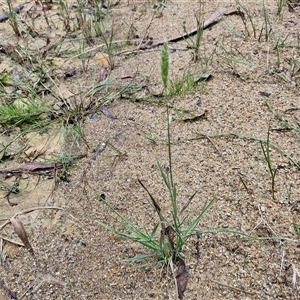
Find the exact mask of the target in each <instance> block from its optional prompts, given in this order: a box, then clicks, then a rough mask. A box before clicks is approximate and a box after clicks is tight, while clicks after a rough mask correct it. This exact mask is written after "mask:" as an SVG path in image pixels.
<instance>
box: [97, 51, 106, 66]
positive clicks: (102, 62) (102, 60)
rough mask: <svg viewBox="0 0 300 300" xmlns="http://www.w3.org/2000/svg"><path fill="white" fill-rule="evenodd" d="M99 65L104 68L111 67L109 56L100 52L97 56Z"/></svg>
mask: <svg viewBox="0 0 300 300" xmlns="http://www.w3.org/2000/svg"><path fill="white" fill-rule="evenodd" d="M95 59H96V61H97V63H98V64H99V65H100V66H102V67H109V55H108V54H106V53H102V52H98V53H97V54H96V55H95Z"/></svg>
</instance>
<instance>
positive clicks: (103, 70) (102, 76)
mask: <svg viewBox="0 0 300 300" xmlns="http://www.w3.org/2000/svg"><path fill="white" fill-rule="evenodd" d="M99 75H100V76H99V82H101V81H103V80H105V79H106V77H107V75H108V70H107V68H106V67H103V66H101V68H100V74H99Z"/></svg>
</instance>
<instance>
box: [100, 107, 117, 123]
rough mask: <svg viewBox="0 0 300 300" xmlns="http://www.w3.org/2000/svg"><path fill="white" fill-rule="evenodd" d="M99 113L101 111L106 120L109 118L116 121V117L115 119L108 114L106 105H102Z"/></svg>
mask: <svg viewBox="0 0 300 300" xmlns="http://www.w3.org/2000/svg"><path fill="white" fill-rule="evenodd" d="M100 111H101V112H102V113H103V114H104V115H105V116H106V117H108V118H110V119H117V117H115V116H114V115H112V114H111V113H110V111H109V110H108V108H107V105H106V104H104V105H103V106H102V107H101V108H100Z"/></svg>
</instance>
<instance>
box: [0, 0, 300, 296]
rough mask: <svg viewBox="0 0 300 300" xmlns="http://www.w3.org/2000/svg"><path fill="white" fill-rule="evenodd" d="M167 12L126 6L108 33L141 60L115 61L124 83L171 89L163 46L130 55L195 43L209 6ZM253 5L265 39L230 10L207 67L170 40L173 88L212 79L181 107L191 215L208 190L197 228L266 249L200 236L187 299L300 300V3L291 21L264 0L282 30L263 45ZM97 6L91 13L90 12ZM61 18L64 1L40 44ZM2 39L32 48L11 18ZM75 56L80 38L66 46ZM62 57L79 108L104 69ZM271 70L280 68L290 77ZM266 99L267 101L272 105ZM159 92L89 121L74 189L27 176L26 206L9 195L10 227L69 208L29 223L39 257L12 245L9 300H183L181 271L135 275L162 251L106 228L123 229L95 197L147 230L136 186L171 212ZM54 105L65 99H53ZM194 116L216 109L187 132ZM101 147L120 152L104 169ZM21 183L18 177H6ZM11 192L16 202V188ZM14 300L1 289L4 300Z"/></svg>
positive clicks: (65, 85) (7, 246)
mask: <svg viewBox="0 0 300 300" xmlns="http://www.w3.org/2000/svg"><path fill="white" fill-rule="evenodd" d="M166 2H167V3H166V4H167V7H166V8H165V9H163V11H162V14H161V15H160V14H158V13H156V15H153V9H152V7H153V3H152V2H151V1H122V0H121V1H120V2H119V3H118V4H117V5H116V6H114V7H112V8H111V10H110V12H109V24H110V26H113V28H114V34H115V36H114V39H115V40H116V41H123V40H126V39H130V40H131V41H132V44H131V45H128V46H126V47H125V48H122V49H120V50H115V52H116V53H117V52H121V51H124V50H130V51H129V52H127V53H118V55H116V56H115V68H114V69H113V70H111V72H110V74H109V78H110V80H111V81H112V82H114V84H117V83H121V84H124V83H125V82H126V81H128V82H130V81H131V80H132V79H121V78H122V76H125V75H131V74H134V73H135V72H137V75H136V77H135V78H134V79H133V80H134V82H135V83H136V84H139V85H142V84H145V83H146V82H147V85H148V87H149V88H150V89H151V90H152V91H154V92H160V91H161V90H162V84H161V78H160V55H161V47H157V48H153V49H149V50H140V51H138V52H137V53H134V52H132V50H134V49H136V48H137V45H138V44H139V43H140V42H141V39H142V38H143V37H144V36H146V35H148V36H149V37H153V40H154V43H156V42H158V41H161V40H164V39H170V38H172V37H176V36H178V35H181V34H183V26H186V28H187V30H188V31H189V30H191V29H192V28H194V27H195V26H197V23H196V19H195V17H194V15H195V14H196V13H197V12H198V11H199V8H200V4H199V1H166ZM3 4H4V3H3ZM242 4H243V5H244V6H245V7H246V8H247V9H248V10H249V12H250V13H251V15H252V16H253V21H254V24H255V26H256V37H254V36H253V31H252V29H251V24H250V22H249V21H248V22H247V26H248V29H249V31H250V37H249V38H247V37H246V31H245V27H244V24H243V22H242V19H241V17H240V16H239V15H237V14H229V15H224V16H223V17H222V18H221V20H220V21H219V22H218V23H216V24H214V25H213V26H211V27H210V28H207V29H205V31H204V35H203V39H202V44H201V47H200V59H199V60H198V61H197V62H194V61H193V50H191V49H188V48H187V46H188V45H189V44H190V43H191V40H190V39H188V40H186V41H179V42H176V43H172V44H170V49H171V60H172V63H171V79H173V80H174V78H176V76H179V77H180V78H181V76H183V74H184V73H185V72H190V73H191V74H200V73H201V74H202V73H209V74H211V77H210V79H209V80H208V81H207V82H205V83H204V84H203V83H198V84H196V85H195V86H194V88H191V89H190V91H189V92H188V93H187V94H185V95H181V96H175V97H174V98H172V99H171V103H172V105H173V106H174V107H175V108H176V109H173V110H171V114H172V123H171V134H172V141H174V145H173V146H172V155H173V172H174V180H175V183H176V186H177V190H178V202H179V205H181V206H182V205H183V204H184V203H185V202H186V201H187V199H188V198H189V197H190V196H191V195H192V194H194V193H195V192H197V194H196V196H195V198H194V200H193V201H192V203H191V204H190V206H189V208H188V210H189V211H190V212H193V213H194V214H197V212H199V211H201V208H202V206H203V204H204V203H205V201H206V200H209V199H213V198H215V202H214V204H213V206H212V207H211V208H210V210H209V211H208V212H207V213H206V214H205V215H204V217H203V220H202V221H201V222H200V225H199V228H198V230H199V232H204V231H209V230H210V229H220V230H222V229H231V230H235V231H239V232H243V233H246V234H249V235H252V236H256V237H260V238H265V239H260V240H251V239H249V238H243V237H241V236H239V235H233V234H227V233H206V234H199V235H198V236H192V237H191V239H190V240H189V242H188V243H187V244H186V246H185V248H184V249H183V252H184V254H185V262H186V265H187V268H188V273H189V279H188V285H187V289H186V291H185V297H184V299H243V300H245V299H247V300H249V299H299V298H300V296H299V282H300V279H299V277H300V259H299V257H300V248H299V235H297V233H296V231H295V228H294V225H293V222H296V223H299V224H300V217H299V211H300V204H299V203H300V188H299V184H300V177H299V168H297V164H298V166H299V164H300V151H299V147H300V142H299V141H300V124H299V123H300V100H299V84H300V72H299V71H298V72H296V70H297V67H298V68H299V66H297V65H293V59H297V60H298V62H299V61H300V56H299V49H300V44H299V34H300V33H299V28H300V19H299V18H300V7H299V6H295V8H294V12H291V11H289V9H288V6H287V5H285V6H284V7H283V10H282V13H281V15H280V16H278V15H277V3H276V1H265V5H266V10H267V11H268V14H269V18H270V22H271V24H273V35H272V33H270V41H265V40H263V41H261V42H259V41H258V36H259V34H260V30H261V28H263V26H264V17H263V10H262V7H263V2H262V1H258V0H257V1H243V2H242ZM3 7H4V8H5V6H3ZM87 7H92V6H91V5H90V4H89V5H88V4H87ZM237 7H238V5H237V3H236V1H229V0H227V1H205V2H204V8H203V18H204V19H207V18H209V17H210V16H211V15H212V14H214V13H215V12H216V11H218V10H220V9H223V8H224V9H225V12H226V13H230V12H233V11H236V10H237ZM70 9H71V10H72V9H73V10H74V11H75V10H76V8H75V4H74V6H72V5H71V3H70ZM3 10H6V9H3ZM57 12H58V5H57V3H55V2H54V3H53V7H52V9H51V10H49V11H47V14H48V18H49V19H50V20H53V23H51V24H52V25H51V26H52V27H51V28H52V29H51V30H48V31H47V28H48V27H46V29H45V26H47V24H46V22H45V19H44V17H43V16H40V17H38V18H37V19H36V21H35V23H34V28H35V30H36V31H37V32H39V31H41V32H42V33H43V35H42V34H40V35H37V37H36V43H37V44H38V43H40V44H41V45H44V44H43V43H45V34H48V35H49V36H50V39H51V40H58V39H59V38H60V37H61V36H63V35H64V34H65V33H64V32H63V26H62V20H61V18H60V17H59V15H58V14H57ZM55 26H57V30H55V28H56V27H55ZM109 28H111V27H109ZM262 32H264V31H262ZM80 33H81V32H80V31H79V32H78V35H79V36H80ZM275 33H276V34H275ZM0 34H1V43H0V44H1V46H2V47H7V46H8V45H15V44H16V43H19V44H22V42H24V41H22V38H20V39H17V38H16V37H15V35H14V33H13V31H12V29H11V27H10V26H9V23H8V22H5V23H1V28H0ZM275 35H276V36H279V37H280V41H281V42H284V45H285V46H284V47H282V48H281V49H280V64H279V65H277V61H278V56H277V53H276V49H274V39H273V36H275ZM24 43H25V42H24ZM73 46H74V47H75V45H72V41H70V42H68V43H67V42H66V43H64V44H63V46H62V47H65V48H68V47H73ZM288 46H291V47H288ZM96 47H97V44H96V45H95V44H94V45H90V46H89V49H92V50H93V49H94V52H95V51H96V52H97V51H98V52H101V51H103V52H105V48H103V47H102V48H101V47H100V46H99V49H96ZM94 52H92V53H93V55H94ZM233 53H234V54H235V55H237V56H238V57H239V59H240V60H243V61H244V62H245V61H246V60H248V62H249V61H251V63H252V64H251V65H250V64H249V63H247V64H241V63H238V62H233V61H232V56H230V55H232V54H233ZM48 58H49V57H48ZM230 58H231V59H230ZM53 60H54V62H55V64H54V67H53V69H52V74H55V75H53V76H56V77H55V79H57V81H58V82H59V83H60V84H61V85H60V88H61V93H62V94H63V95H64V97H65V99H68V101H70V102H72V101H76V99H78V98H80V92H81V91H86V90H88V89H89V88H91V87H92V85H93V80H92V78H93V74H94V72H95V71H94V70H95V68H99V66H98V64H97V62H96V61H95V60H94V59H93V57H92V58H91V59H90V60H88V61H87V62H86V69H85V70H82V68H83V67H82V63H81V61H80V59H79V58H78V57H75V56H65V57H64V56H62V57H59V58H58V57H53ZM15 64H16V62H14V61H13V60H12V59H10V57H9V55H8V54H7V53H3V52H1V71H3V70H4V68H6V69H7V70H12V69H13V68H14V67H15ZM254 64H255V65H254ZM18 66H19V68H20V65H18ZM72 68H75V69H76V70H77V74H76V75H75V76H73V77H70V78H67V79H63V75H61V74H63V73H64V72H65V71H68V70H71V69H72ZM272 71H273V72H275V71H277V72H279V73H278V74H279V75H280V76H281V77H282V78H279V77H278V76H276V75H274V74H272V73H271V72H272ZM262 92H264V93H268V97H266V94H264V93H262ZM148 94H149V91H148V90H147V89H146V88H144V89H142V90H140V91H139V92H138V93H136V94H134V95H131V96H130V97H129V96H128V97H122V98H120V97H116V98H115V99H113V100H112V101H110V102H109V103H108V110H109V111H110V112H111V114H112V115H114V116H116V117H117V118H116V119H111V118H108V117H107V116H105V115H104V114H102V113H101V112H99V111H98V112H96V113H97V116H98V118H96V119H91V118H89V116H86V117H85V118H84V122H83V123H82V131H83V133H84V135H85V138H86V141H87V143H88V145H89V148H87V147H86V146H85V145H84V143H82V142H81V143H80V144H79V145H74V144H73V143H71V142H70V144H69V145H68V149H69V150H70V151H72V152H73V153H76V154H82V155H86V156H85V157H84V158H82V159H79V160H77V161H76V162H75V164H74V165H73V166H72V167H71V168H70V169H69V176H68V181H62V180H59V178H57V179H56V180H54V179H53V178H52V177H50V178H49V176H37V175H27V174H23V175H22V178H21V181H20V185H21V187H24V189H21V191H20V193H19V194H16V195H13V194H12V195H10V201H12V202H14V203H18V205H17V206H14V207H10V206H9V204H8V202H7V201H6V199H5V198H4V199H1V201H0V205H1V206H0V216H1V217H0V218H1V221H2V222H3V223H4V222H5V221H6V220H7V219H8V218H10V217H12V216H13V215H14V214H15V213H17V212H19V211H22V210H25V209H27V208H31V207H37V206H39V207H40V206H55V207H59V208H63V209H64V210H59V211H58V210H41V211H34V212H32V213H30V214H26V215H22V216H20V219H21V220H22V222H23V223H24V227H25V229H26V231H27V233H28V237H29V240H30V243H31V245H32V247H33V248H34V252H35V255H34V256H32V255H31V254H30V253H29V251H28V250H27V249H26V248H24V247H18V246H16V245H14V244H11V243H9V242H7V241H5V240H2V244H1V246H2V249H1V250H2V251H1V257H2V260H1V266H0V274H1V277H0V278H1V280H3V283H4V284H5V286H6V287H7V288H8V289H9V291H12V292H15V293H16V297H15V299H41V300H44V299H45V300H46V299H175V290H174V281H173V275H172V274H171V271H170V270H167V269H163V268H162V266H161V265H159V264H155V265H153V266H151V267H147V268H140V269H139V268H134V267H135V266H136V264H130V263H126V262H124V261H123V260H124V259H126V258H129V257H133V256H135V255H138V254H149V253H151V252H150V250H148V249H145V248H144V247H142V246H140V245H139V244H135V243H133V242H132V241H127V240H124V239H122V238H120V237H118V236H116V235H114V234H112V233H110V232H108V231H107V230H105V229H104V228H102V227H101V226H100V225H99V223H97V221H101V222H103V223H107V224H110V225H114V224H117V223H116V220H115V217H114V216H113V215H112V213H111V212H109V211H108V209H107V208H106V207H105V206H104V205H103V203H101V202H100V201H99V200H98V198H97V194H105V196H106V200H108V201H109V202H110V203H111V204H112V205H113V206H114V207H115V208H116V209H117V210H118V211H120V212H121V213H122V214H124V215H126V216H127V217H128V218H130V219H131V220H133V221H137V222H139V223H140V224H143V225H145V226H148V227H149V228H151V226H153V224H154V223H155V221H157V216H156V214H155V211H154V210H153V208H152V207H151V205H150V204H149V201H148V198H147V194H146V193H145V191H144V190H143V189H142V187H141V186H140V185H139V184H138V181H137V179H138V178H139V179H140V180H142V181H143V183H144V184H145V185H146V186H147V187H148V189H149V190H150V191H151V192H152V193H153V196H154V197H155V199H157V201H159V203H160V205H161V207H162V209H163V210H164V211H166V212H167V213H170V202H169V198H168V193H167V190H166V188H165V186H164V185H163V181H162V178H161V177H160V175H159V170H158V167H157V161H159V162H160V163H161V165H162V166H163V167H164V168H167V167H168V156H167V146H166V144H165V143H163V142H162V141H165V140H166V138H167V126H166V109H165V107H164V106H163V105H158V104H155V103H151V102H150V101H144V100H143V99H145V96H146V95H148ZM70 95H73V96H70ZM74 95H75V96H74ZM76 97H77V98H76ZM45 99H47V95H45ZM148 99H150V100H151V99H152V100H153V101H154V102H157V101H158V100H161V99H160V98H155V97H153V98H148ZM132 100H136V101H132ZM49 101H50V102H51V103H53V99H52V98H51V97H49ZM266 103H267V104H268V105H269V107H271V108H272V110H273V113H272V112H271V111H270V110H269V109H268V107H267V106H266ZM185 111H190V112H192V114H193V115H201V114H203V113H204V112H206V113H205V117H204V118H200V119H199V120H198V121H195V122H185V121H184V120H185V119H187V118H191V115H190V114H188V113H187V112H185ZM276 115H278V116H281V117H282V119H284V120H285V121H286V123H284V122H282V121H280V120H279V118H278V117H276ZM269 126H270V142H271V143H272V144H274V145H275V146H276V147H277V148H274V147H273V148H271V150H270V153H271V159H272V165H273V168H277V169H278V170H277V175H276V179H275V198H274V199H273V198H272V195H271V191H270V190H271V177H270V172H269V170H268V166H267V163H266V161H265V159H264V156H263V152H262V148H261V144H260V142H259V140H260V139H261V140H264V141H265V140H266V139H267V135H268V128H269ZM288 126H289V127H290V128H289V129H288V128H287V127H288ZM50 133H51V132H50V131H49V132H47V133H46V134H44V135H43V139H40V140H38V141H35V142H33V144H32V148H33V149H35V147H37V145H38V146H40V145H43V147H44V145H45V143H48V144H47V145H46V147H44V148H47V149H48V151H47V152H46V154H47V155H48V156H49V157H51V155H52V156H53V155H54V154H55V153H57V151H58V149H59V142H58V141H57V137H55V135H53V134H50ZM145 134H146V135H148V137H149V136H151V137H152V138H153V139H154V142H153V141H151V140H150V139H147V138H146V137H145ZM48 135H49V136H51V138H50V139H49V138H48ZM53 136H54V137H53ZM4 138H9V137H5V136H3V135H2V136H1V137H0V139H3V140H1V142H2V143H5V141H6V140H4ZM10 138H11V137H10ZM103 142H108V143H109V144H110V145H112V146H113V147H115V148H116V149H118V150H119V152H117V151H115V150H114V149H113V148H112V147H108V146H107V147H106V149H105V150H104V151H103V152H102V153H101V154H100V155H99V156H98V157H97V159H96V160H94V159H93V157H94V155H95V152H94V151H95V149H96V147H97V145H99V144H101V143H103ZM22 143H26V139H25V140H22V141H20V142H18V143H17V144H16V143H15V144H14V145H13V146H12V147H11V148H10V149H9V151H11V153H12V154H13V153H15V152H16V151H17V150H16V149H19V148H18V147H21V146H22ZM50 146H51V147H50ZM43 147H42V148H43ZM27 154H28V153H27ZM27 156H28V155H27ZM292 159H294V163H293V162H292ZM28 161H29V158H28V157H26V156H25V155H24V153H23V154H20V155H18V156H16V157H15V158H14V160H8V161H5V162H3V163H2V166H1V169H2V170H3V169H6V168H16V167H18V166H20V165H22V164H24V163H25V162H28ZM9 180H11V181H12V180H14V179H7V180H4V179H3V178H2V179H1V181H2V182H10V181H9ZM1 193H2V194H1V195H2V197H4V196H5V193H6V192H5V191H3V192H2V191H1ZM1 235H3V236H5V237H6V238H10V239H13V240H18V237H17V235H16V234H15V233H14V231H13V229H12V227H11V226H6V227H5V229H4V230H2V232H1ZM197 244H198V245H199V247H198V248H199V253H198V257H197V247H196V245H197ZM153 262H155V260H153ZM49 276H50V277H49ZM49 278H50V279H49ZM55 280H56V281H55ZM12 297H13V295H12V294H11V295H9V293H8V291H7V290H5V289H4V288H3V287H2V288H0V298H1V299H3V300H4V299H12Z"/></svg>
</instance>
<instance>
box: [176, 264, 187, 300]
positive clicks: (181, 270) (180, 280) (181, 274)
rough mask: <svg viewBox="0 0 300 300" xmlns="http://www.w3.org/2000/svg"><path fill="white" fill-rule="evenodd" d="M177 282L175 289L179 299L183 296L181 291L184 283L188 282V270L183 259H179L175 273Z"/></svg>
mask: <svg viewBox="0 0 300 300" xmlns="http://www.w3.org/2000/svg"><path fill="white" fill-rule="evenodd" d="M176 282H177V291H178V297H179V299H182V298H183V293H184V291H185V289H186V285H187V282H188V272H187V269H186V265H185V262H184V260H183V259H180V260H179V262H178V270H177V275H176Z"/></svg>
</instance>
